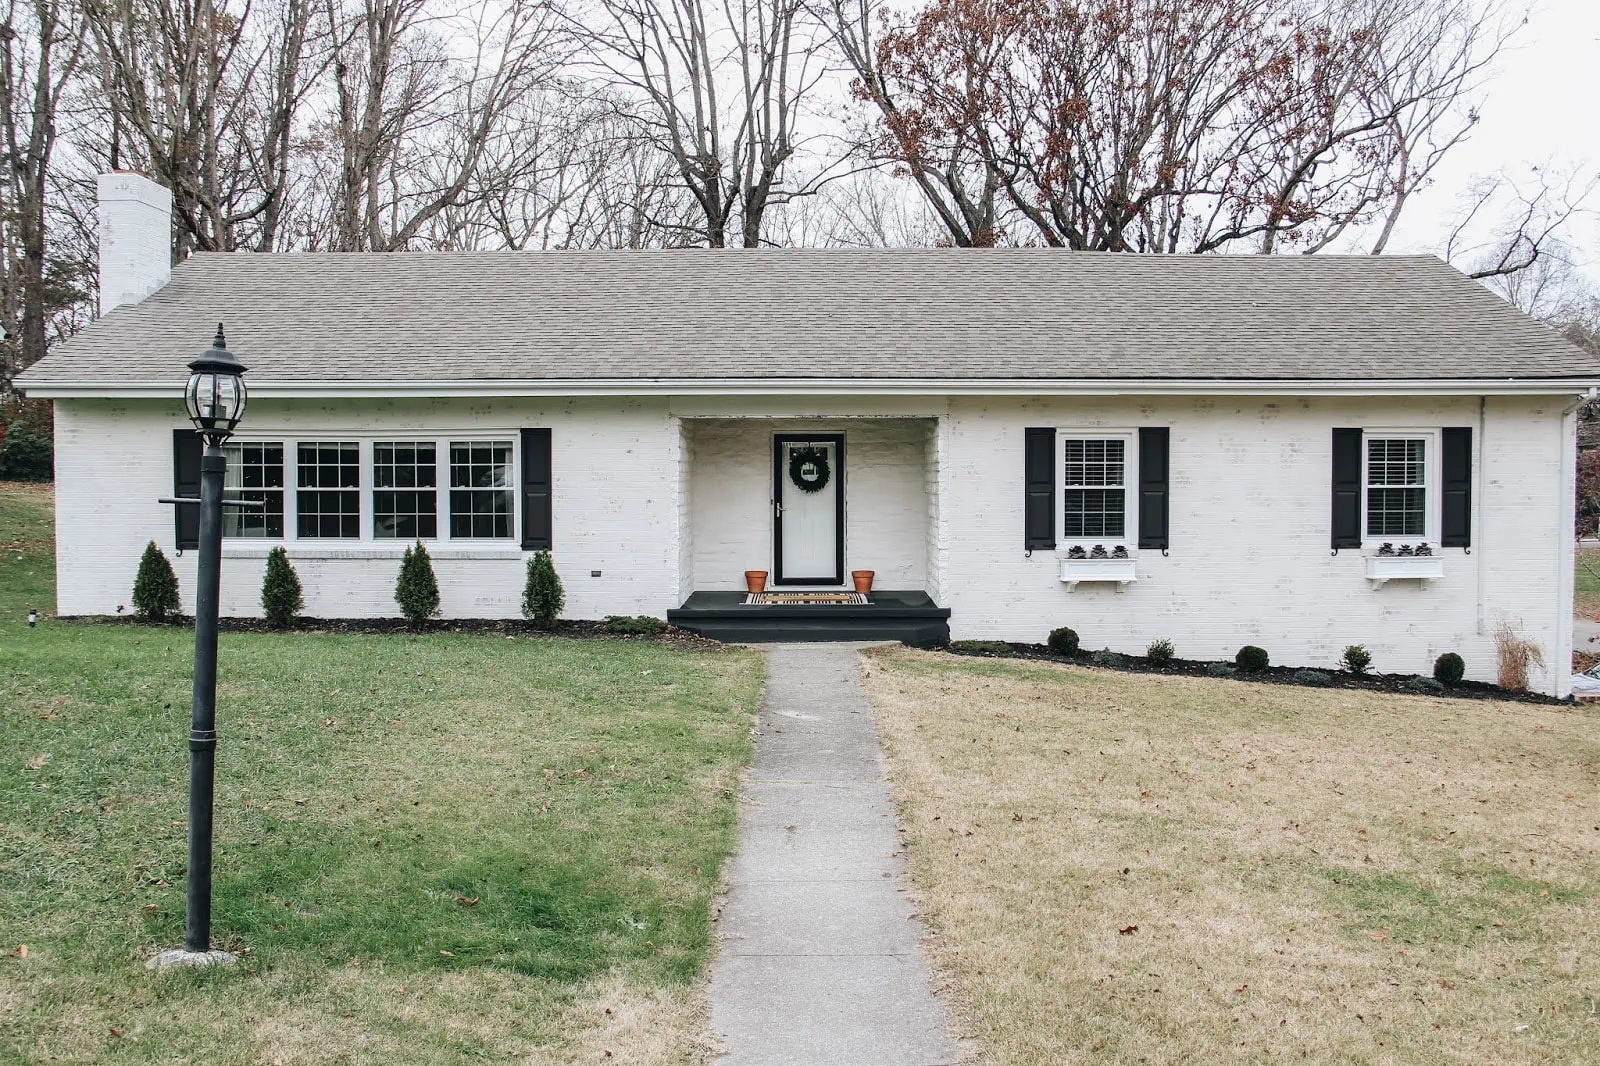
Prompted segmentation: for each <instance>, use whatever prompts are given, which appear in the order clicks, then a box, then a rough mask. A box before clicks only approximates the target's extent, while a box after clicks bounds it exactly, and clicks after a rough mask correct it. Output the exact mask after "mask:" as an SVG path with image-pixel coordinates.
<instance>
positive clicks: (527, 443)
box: [522, 429, 552, 551]
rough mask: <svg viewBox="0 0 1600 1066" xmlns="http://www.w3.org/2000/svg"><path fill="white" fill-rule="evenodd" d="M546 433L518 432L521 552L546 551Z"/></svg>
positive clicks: (547, 533)
mask: <svg viewBox="0 0 1600 1066" xmlns="http://www.w3.org/2000/svg"><path fill="white" fill-rule="evenodd" d="M551 525H552V522H551V510H550V431H549V430H548V429H525V430H523V431H522V548H523V550H524V551H548V550H549V549H550V542H551V536H550V532H551V528H550V527H551Z"/></svg>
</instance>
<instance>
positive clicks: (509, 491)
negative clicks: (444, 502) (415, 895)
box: [450, 440, 516, 540]
mask: <svg viewBox="0 0 1600 1066" xmlns="http://www.w3.org/2000/svg"><path fill="white" fill-rule="evenodd" d="M512 451H513V445H512V443H511V442H510V441H507V440H497V441H467V442H460V441H451V442H450V538H451V539H452V540H489V539H508V538H510V536H511V534H512V530H513V529H514V528H515V521H514V519H515V516H516V493H515V491H514V490H513V488H512V486H513V484H514V482H513V481H512V477H511V475H512V460H511V455H512Z"/></svg>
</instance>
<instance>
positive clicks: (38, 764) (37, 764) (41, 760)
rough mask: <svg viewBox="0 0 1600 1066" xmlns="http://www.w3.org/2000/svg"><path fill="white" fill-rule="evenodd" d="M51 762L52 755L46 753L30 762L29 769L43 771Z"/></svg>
mask: <svg viewBox="0 0 1600 1066" xmlns="http://www.w3.org/2000/svg"><path fill="white" fill-rule="evenodd" d="M49 761H50V753H49V752H44V753H41V754H39V755H35V756H34V757H33V758H31V759H29V760H28V769H30V770H43V769H44V764H45V763H47V762H49Z"/></svg>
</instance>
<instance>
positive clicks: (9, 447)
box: [0, 422, 55, 481]
mask: <svg viewBox="0 0 1600 1066" xmlns="http://www.w3.org/2000/svg"><path fill="white" fill-rule="evenodd" d="M54 453H55V448H54V446H53V445H52V444H51V442H50V438H49V437H48V436H46V435H45V434H44V433H41V432H39V431H38V430H37V429H35V428H33V427H32V426H30V425H28V423H26V422H13V423H11V425H10V426H8V427H7V428H6V435H5V439H4V440H0V476H4V477H7V478H10V479H11V480H13V481H49V480H50V479H51V477H52V476H53V473H54V466H55V454H54Z"/></svg>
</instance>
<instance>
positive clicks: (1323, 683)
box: [1294, 670, 1333, 688]
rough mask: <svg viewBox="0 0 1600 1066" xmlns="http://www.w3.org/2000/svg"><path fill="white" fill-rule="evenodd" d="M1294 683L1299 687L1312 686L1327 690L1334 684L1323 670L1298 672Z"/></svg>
mask: <svg viewBox="0 0 1600 1066" xmlns="http://www.w3.org/2000/svg"><path fill="white" fill-rule="evenodd" d="M1294 683H1295V684H1297V685H1311V686H1313V687H1314V688H1326V687H1327V686H1329V685H1331V684H1333V678H1331V677H1329V676H1328V675H1327V674H1325V673H1323V672H1322V671H1321V670H1296V671H1295V672H1294Z"/></svg>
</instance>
